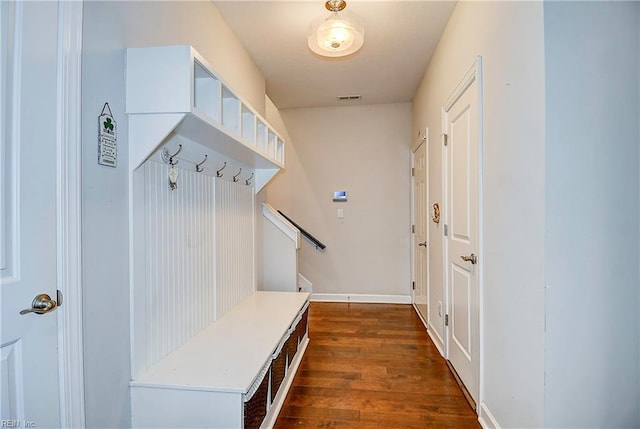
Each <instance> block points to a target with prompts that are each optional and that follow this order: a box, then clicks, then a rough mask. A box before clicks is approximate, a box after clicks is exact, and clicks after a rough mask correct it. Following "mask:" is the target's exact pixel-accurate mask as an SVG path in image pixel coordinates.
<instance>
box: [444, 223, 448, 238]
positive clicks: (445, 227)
mask: <svg viewBox="0 0 640 429" xmlns="http://www.w3.org/2000/svg"><path fill="white" fill-rule="evenodd" d="M444 236H445V237H448V236H449V225H447V224H444Z"/></svg>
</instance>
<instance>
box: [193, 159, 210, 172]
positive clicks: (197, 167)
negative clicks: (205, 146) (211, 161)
mask: <svg viewBox="0 0 640 429" xmlns="http://www.w3.org/2000/svg"><path fill="white" fill-rule="evenodd" d="M207 156H208V155H205V156H204V159H203V160H202V162H200V163H199V164H196V171H197V172H198V173H202V172H203V171H204V168H202V164H204V163H205V162H207Z"/></svg>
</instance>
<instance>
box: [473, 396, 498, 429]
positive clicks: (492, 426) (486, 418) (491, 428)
mask: <svg viewBox="0 0 640 429" xmlns="http://www.w3.org/2000/svg"><path fill="white" fill-rule="evenodd" d="M478 422H480V426H482V428H483V429H502V428H501V426H500V424H499V423H498V421H497V420H496V418H495V417H493V414H491V411H489V407H487V404H485V403H484V402H483V403H481V404H480V415H479V416H478Z"/></svg>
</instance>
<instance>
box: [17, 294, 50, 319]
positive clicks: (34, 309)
mask: <svg viewBox="0 0 640 429" xmlns="http://www.w3.org/2000/svg"><path fill="white" fill-rule="evenodd" d="M57 307H58V303H57V302H56V301H55V300H53V299H51V297H50V296H49V295H47V294H46V293H41V294H39V295H36V297H35V298H33V302H32V303H31V308H27V309H24V310H22V311H21V312H20V314H28V313H36V314H45V313H49V312H50V311H53V310H55V309H56V308H57Z"/></svg>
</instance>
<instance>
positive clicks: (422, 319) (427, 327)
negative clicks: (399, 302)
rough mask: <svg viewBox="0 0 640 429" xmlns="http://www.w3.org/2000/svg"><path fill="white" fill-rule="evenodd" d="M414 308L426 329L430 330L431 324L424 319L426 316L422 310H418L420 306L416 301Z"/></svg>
mask: <svg viewBox="0 0 640 429" xmlns="http://www.w3.org/2000/svg"><path fill="white" fill-rule="evenodd" d="M413 309H414V310H415V311H416V314H417V315H418V318H419V319H420V321H421V322H422V324H423V325H424V329H425V330H429V324H428V323H427V321H426V320H425V319H424V317H422V313H420V310H418V307H416V303H415V302H414V303H413Z"/></svg>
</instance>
